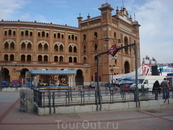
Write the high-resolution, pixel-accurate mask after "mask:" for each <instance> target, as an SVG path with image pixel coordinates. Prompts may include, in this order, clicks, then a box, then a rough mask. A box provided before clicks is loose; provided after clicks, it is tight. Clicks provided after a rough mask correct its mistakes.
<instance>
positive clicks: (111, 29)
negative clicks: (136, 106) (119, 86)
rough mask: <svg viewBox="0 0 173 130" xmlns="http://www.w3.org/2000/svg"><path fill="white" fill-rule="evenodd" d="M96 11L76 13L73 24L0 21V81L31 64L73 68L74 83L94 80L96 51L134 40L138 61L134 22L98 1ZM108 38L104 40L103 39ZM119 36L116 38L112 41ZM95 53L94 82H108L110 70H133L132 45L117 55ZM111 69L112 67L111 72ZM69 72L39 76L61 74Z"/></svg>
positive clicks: (21, 72)
mask: <svg viewBox="0 0 173 130" xmlns="http://www.w3.org/2000/svg"><path fill="white" fill-rule="evenodd" d="M98 9H99V10H100V11H101V15H100V16H97V17H93V18H91V17H90V16H89V15H88V16H87V19H85V20H83V17H82V16H81V15H79V16H78V17H77V19H78V27H71V26H67V25H58V24H54V23H40V22H37V21H35V22H26V21H20V20H18V21H4V20H1V21H0V36H1V37H0V45H1V48H0V67H1V73H0V76H1V77H0V80H8V81H9V82H10V81H12V80H13V79H19V80H22V79H24V78H25V74H26V71H28V70H30V69H43V68H45V69H48V70H62V69H65V68H67V69H68V70H73V69H75V70H77V74H76V75H75V83H76V85H87V84H90V83H91V82H97V81H96V80H97V78H96V77H97V71H96V55H97V54H99V53H102V52H106V51H108V50H109V49H110V47H111V46H112V45H116V46H117V47H122V46H126V45H129V44H133V43H134V42H135V43H137V49H138V65H139V64H140V41H139V39H140V38H139V27H140V25H139V24H138V22H137V21H133V20H132V18H131V16H129V15H128V12H127V11H126V8H124V7H123V8H121V9H118V8H117V9H116V10H115V11H113V10H114V9H113V8H112V7H111V5H110V4H108V3H105V4H102V5H101V7H100V8H98ZM106 37H109V38H110V40H109V41H105V40H104V39H105V38H106ZM117 39H120V40H121V43H119V42H118V41H117ZM116 56H118V59H115V60H109V59H110V58H111V57H112V56H111V55H103V56H100V58H99V63H98V66H99V81H100V82H101V83H105V82H108V81H109V77H110V75H112V74H124V73H129V72H131V71H134V70H135V55H134V49H133V47H129V48H125V49H122V50H120V51H118V53H117V54H116ZM111 69H113V70H112V71H110V70H111ZM62 77H65V78H66V79H67V80H68V76H66V75H61V76H53V77H51V76H49V77H48V78H47V77H45V76H40V77H39V79H43V78H47V79H49V78H55V79H60V78H62Z"/></svg>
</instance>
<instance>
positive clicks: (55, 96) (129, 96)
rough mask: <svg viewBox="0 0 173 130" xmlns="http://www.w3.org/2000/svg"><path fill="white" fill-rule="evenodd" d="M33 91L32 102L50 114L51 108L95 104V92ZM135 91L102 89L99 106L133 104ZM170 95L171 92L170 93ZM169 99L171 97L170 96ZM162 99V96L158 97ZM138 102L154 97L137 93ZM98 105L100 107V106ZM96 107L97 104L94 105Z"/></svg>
mask: <svg viewBox="0 0 173 130" xmlns="http://www.w3.org/2000/svg"><path fill="white" fill-rule="evenodd" d="M33 91H34V102H35V104H36V105H37V106H38V107H49V108H50V109H49V112H50V113H51V111H52V109H51V107H53V108H54V109H53V110H54V112H55V107H57V106H58V107H61V106H73V105H90V104H96V100H95V99H96V96H98V95H96V90H95V89H82V88H81V87H80V88H78V90H72V89H71V88H69V89H64V90H63V89H57V90H50V89H49V90H37V89H33ZM134 93H135V91H126V90H124V89H120V90H116V89H115V88H102V89H101V90H100V94H101V95H99V96H101V104H109V103H110V104H112V103H124V102H134V97H135V94H134ZM170 94H171V92H170ZM170 97H171V95H170ZM159 99H162V94H161V95H159ZM139 100H146V101H147V100H154V95H153V94H152V92H151V91H148V90H147V89H141V90H140V91H139ZM101 104H100V105H101ZM96 105H97V104H96Z"/></svg>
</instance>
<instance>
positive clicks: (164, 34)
mask: <svg viewBox="0 0 173 130" xmlns="http://www.w3.org/2000/svg"><path fill="white" fill-rule="evenodd" d="M172 12H173V2H172V1H171V0H152V1H151V0H150V1H148V2H147V3H145V4H144V5H142V6H140V7H138V8H137V13H136V14H137V20H138V21H139V23H140V24H141V27H140V38H141V40H140V41H141V58H144V57H145V56H146V55H148V56H149V57H154V58H155V59H156V60H157V61H158V62H161V63H167V62H169V63H170V62H173V58H172V55H173V24H172V23H173V17H172V16H173V15H172Z"/></svg>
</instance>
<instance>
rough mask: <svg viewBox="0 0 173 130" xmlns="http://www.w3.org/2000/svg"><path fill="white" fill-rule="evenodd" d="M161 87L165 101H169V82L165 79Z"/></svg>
mask: <svg viewBox="0 0 173 130" xmlns="http://www.w3.org/2000/svg"><path fill="white" fill-rule="evenodd" d="M161 87H162V90H163V99H165V100H166V99H168V98H169V84H168V81H167V80H166V78H164V80H163V81H162V83H161Z"/></svg>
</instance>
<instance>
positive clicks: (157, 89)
mask: <svg viewBox="0 0 173 130" xmlns="http://www.w3.org/2000/svg"><path fill="white" fill-rule="evenodd" d="M152 93H154V94H155V100H158V94H160V93H161V90H160V84H159V81H158V80H156V81H155V82H154V84H153V90H152Z"/></svg>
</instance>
